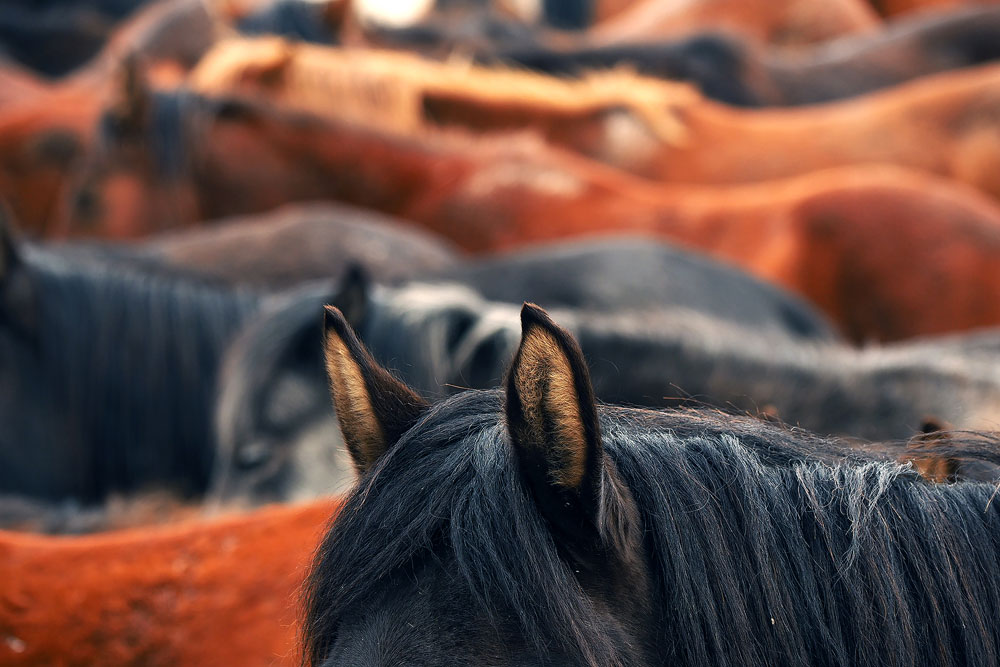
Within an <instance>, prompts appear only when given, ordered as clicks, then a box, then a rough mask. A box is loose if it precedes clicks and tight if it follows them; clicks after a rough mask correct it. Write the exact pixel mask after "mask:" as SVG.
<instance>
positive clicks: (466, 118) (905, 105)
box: [191, 41, 1000, 197]
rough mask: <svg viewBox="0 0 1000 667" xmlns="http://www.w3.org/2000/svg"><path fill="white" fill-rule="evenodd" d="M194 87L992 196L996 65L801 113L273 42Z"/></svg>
mask: <svg viewBox="0 0 1000 667" xmlns="http://www.w3.org/2000/svg"><path fill="white" fill-rule="evenodd" d="M191 86H192V87H193V88H195V89H196V90H198V91H201V92H203V93H212V94H218V95H222V96H226V95H229V94H233V93H239V94H240V95H246V94H249V93H253V94H257V95H266V96H267V98H268V99H269V100H272V101H276V102H280V103H281V104H283V105H286V106H288V107H290V108H293V109H297V110H300V111H311V112H313V113H317V114H319V115H323V116H327V117H330V118H333V119H340V120H349V121H353V122H356V123H359V124H363V125H374V126H375V127H377V128H378V129H383V130H386V129H388V130H392V131H396V132H400V133H411V134H418V135H422V134H425V133H426V130H427V129H428V128H447V129H460V130H465V131H474V132H499V131H509V130H514V129H531V130H534V131H537V132H539V133H540V134H541V135H542V136H544V137H545V139H546V140H547V141H549V142H550V143H552V144H554V145H558V146H561V147H563V148H568V149H570V150H573V151H576V152H578V153H581V154H583V155H586V156H587V157H590V158H593V159H596V160H600V161H603V162H606V163H608V164H611V165H613V166H616V167H618V168H620V169H624V170H627V171H630V172H632V173H635V174H637V175H640V176H644V177H646V178H649V179H652V180H655V181H657V182H660V183H685V184H735V183H748V182H759V181H764V180H769V179H775V178H784V177H790V176H794V175H800V174H804V173H807V172H810V171H815V170H819V169H824V168H830V167H837V166H846V165H858V164H873V163H889V164H896V165H899V166H903V167H908V168H914V169H921V170H925V171H928V172H932V173H937V174H940V175H942V176H947V177H950V178H952V179H955V180H958V181H961V182H964V183H969V184H971V185H974V186H975V187H977V188H979V189H981V190H983V191H984V192H986V193H989V194H991V195H993V196H994V197H997V196H1000V178H998V177H997V174H998V173H1000V164H998V155H1000V146H998V142H997V139H996V136H995V135H996V133H995V132H994V126H995V123H994V118H995V115H996V104H995V100H994V98H995V94H994V91H996V90H997V88H998V86H1000V65H992V66H982V67H978V68H969V69H967V70H963V71H956V72H944V73H941V74H937V75H933V76H928V77H924V78H921V79H919V80H916V81H911V82H909V83H905V84H902V85H900V86H897V87H894V88H892V89H889V90H886V91H880V92H877V93H873V94H871V95H867V96H863V97H860V98H857V99H852V100H844V101H840V102H836V103H830V104H826V105H818V106H813V107H810V108H804V109H798V108H794V109H766V110H746V109H734V108H731V107H728V106H725V105H721V104H717V103H714V102H711V101H710V100H706V99H705V98H703V97H702V96H701V95H700V94H699V93H698V92H697V91H696V90H695V89H694V88H693V87H690V86H688V85H685V84H681V83H671V82H666V81H660V80H654V79H648V78H643V77H638V76H636V75H634V74H630V73H627V72H617V71H611V72H608V71H604V72H594V73H590V74H589V75H588V76H587V78H585V79H583V80H581V81H569V80H564V79H553V78H551V77H545V76H541V75H537V74H529V73H525V72H517V71H510V70H502V69H501V70H490V69H488V68H479V67H470V66H467V65H461V64H458V63H455V62H452V63H434V62H430V61H426V60H421V59H419V58H417V57H415V56H408V55H406V54H398V53H370V52H357V51H352V50H340V51H338V50H335V49H326V48H322V47H318V46H311V45H290V44H287V43H283V42H281V41H271V42H253V43H249V44H239V43H235V44H229V45H227V46H223V47H220V49H219V50H218V51H216V52H213V53H212V54H209V55H208V56H206V59H205V61H203V62H202V63H201V64H200V65H199V67H198V68H197V69H196V70H195V72H193V73H192V75H191ZM331 100H336V101H337V103H336V104H333V103H331ZM914 136H919V138H920V140H919V141H916V140H914V139H913V137H914ZM872 137H878V138H879V140H878V141H875V140H873V139H872ZM760 155H767V156H768V159H767V160H763V161H762V160H760V159H758V157H759V156H760Z"/></svg>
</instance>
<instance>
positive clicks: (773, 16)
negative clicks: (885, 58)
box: [586, 0, 880, 46]
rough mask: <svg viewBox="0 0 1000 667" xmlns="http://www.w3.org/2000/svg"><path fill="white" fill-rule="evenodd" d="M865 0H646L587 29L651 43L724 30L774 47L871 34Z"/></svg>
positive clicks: (597, 35) (873, 21)
mask: <svg viewBox="0 0 1000 667" xmlns="http://www.w3.org/2000/svg"><path fill="white" fill-rule="evenodd" d="M879 25H880V21H879V18H878V15H877V14H876V13H875V12H874V11H873V10H872V8H871V7H870V6H869V5H868V3H867V2H865V1H864V0H667V1H664V0H645V1H644V2H641V3H637V4H635V5H633V6H632V7H630V8H629V9H627V10H625V11H623V12H621V13H620V14H618V15H617V16H615V17H612V18H610V19H608V20H607V21H604V22H602V23H600V24H599V25H596V26H594V27H593V28H591V29H590V30H589V31H588V32H587V35H586V37H587V41H589V42H590V43H592V44H614V43H619V42H629V41H649V40H654V39H663V38H670V37H680V36H683V35H685V34H690V33H693V32H699V31H702V30H706V29H716V28H724V29H726V30H730V31H733V32H735V33H737V34H742V35H745V36H747V37H750V38H752V39H755V40H757V41H760V42H763V43H767V44H774V45H778V46H802V45H804V44H814V43H816V42H823V41H826V40H828V39H832V38H834V37H838V36H840V35H848V34H855V33H861V32H874V31H875V30H877V29H878V28H879Z"/></svg>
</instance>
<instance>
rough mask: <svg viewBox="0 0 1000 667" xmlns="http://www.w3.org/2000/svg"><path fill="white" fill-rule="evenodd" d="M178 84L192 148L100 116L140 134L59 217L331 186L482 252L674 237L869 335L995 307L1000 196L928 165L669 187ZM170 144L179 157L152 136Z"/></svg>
mask: <svg viewBox="0 0 1000 667" xmlns="http://www.w3.org/2000/svg"><path fill="white" fill-rule="evenodd" d="M175 95H179V96H181V101H180V102H179V101H177V100H166V99H163V98H162V97H161V98H158V100H159V103H161V104H164V105H165V108H166V109H172V110H174V111H178V110H182V109H183V110H186V115H185V118H186V119H187V120H188V123H187V124H185V123H181V122H180V121H178V120H176V119H175V120H172V121H169V122H166V121H165V119H167V116H168V114H167V113H166V112H165V111H164V112H160V113H157V114H153V116H155V117H156V118H158V119H160V121H161V122H166V125H167V127H168V128H170V133H169V134H170V136H174V137H183V138H185V139H186V144H185V145H186V149H185V150H183V151H181V154H178V153H177V152H176V151H177V149H178V146H179V145H180V143H179V139H178V140H177V141H171V142H169V143H166V142H162V141H160V139H162V137H160V138H157V137H158V136H159V135H160V134H163V132H162V131H161V130H159V129H157V128H156V127H145V128H141V127H135V126H131V125H130V122H127V121H126V120H125V119H118V120H117V121H115V122H106V123H104V127H105V128H118V129H119V130H121V129H123V128H124V129H126V130H127V133H126V134H125V135H124V136H118V135H117V134H115V133H114V132H112V134H111V135H109V136H106V137H104V140H103V143H104V144H105V145H107V146H110V147H116V148H117V150H112V151H109V152H105V153H104V154H103V157H102V160H100V161H97V162H95V163H93V164H92V165H91V170H90V173H89V174H88V175H86V176H85V177H84V178H83V179H82V181H81V183H80V184H79V188H78V189H77V191H76V192H75V193H71V194H70V196H69V197H68V198H67V202H68V205H69V215H68V216H67V218H66V220H65V221H64V223H65V225H66V226H65V227H64V228H63V230H62V231H63V233H65V234H80V233H85V232H88V231H90V232H94V231H101V230H106V229H113V230H120V229H129V230H132V231H133V232H134V233H137V234H138V233H141V232H142V231H145V230H149V229H151V228H157V227H166V226H170V225H172V224H180V225H186V224H195V222H196V221H198V220H202V219H207V218H213V217H221V216H222V215H226V214H236V213H244V212H248V211H253V210H267V209H269V208H272V207H274V206H275V205H277V204H279V203H283V202H286V201H292V200H297V199H298V200H301V199H334V200H340V201H345V202H349V203H353V204H357V205H361V206H368V207H372V208H376V209H379V210H382V211H384V212H387V213H390V214H393V215H397V216H399V217H401V218H404V219H409V220H412V221H415V222H417V223H419V224H422V225H424V226H426V227H429V228H431V229H433V230H435V231H437V232H439V233H441V234H442V235H444V236H446V237H448V238H450V239H452V240H453V241H455V242H456V243H458V244H459V245H460V246H462V247H464V248H466V249H468V250H471V251H480V252H481V251H486V250H493V249H500V248H509V247H514V246H518V245H523V244H525V243H530V242H532V241H540V240H547V239H557V238H565V237H573V236H583V235H595V234H610V233H618V234H622V233H633V234H634V233H640V234H641V233H645V234H652V235H657V236H663V237H667V238H669V239H674V240H677V241H680V242H682V243H686V244H690V245H692V246H696V247H700V248H702V249H704V250H706V251H708V252H710V253H713V254H715V255H717V256H719V257H723V258H727V259H729V260H730V261H733V262H735V263H737V264H740V265H742V266H744V267H746V268H747V269H749V270H750V271H751V272H753V273H756V274H757V275H759V276H763V277H765V278H769V279H772V280H774V281H776V282H778V283H780V284H783V285H784V286H786V287H788V288H790V289H792V290H794V291H797V292H799V293H800V294H803V295H805V296H806V297H807V298H809V299H811V300H812V301H813V302H814V303H816V304H817V305H819V306H820V307H821V308H823V309H824V310H825V311H826V312H827V313H828V314H829V315H830V316H831V317H832V318H833V319H834V320H835V321H836V322H838V323H839V324H840V326H841V327H842V328H843V330H844V332H845V333H846V334H847V335H849V336H850V337H851V338H853V339H854V340H859V341H860V340H866V339H869V338H877V339H882V340H892V339H898V338H905V337H908V336H915V335H919V334H930V333H938V332H943V331H952V330H961V329H968V328H972V327H977V326H986V325H990V324H998V323H1000V298H998V295H1000V273H998V272H997V271H995V270H994V268H995V267H996V266H998V262H1000V211H998V210H997V209H996V208H995V206H994V205H993V203H992V201H990V200H989V199H987V198H985V197H983V196H982V195H980V194H978V193H976V192H975V191H974V190H971V189H969V188H965V187H961V186H958V185H956V184H953V183H949V182H946V181H942V180H940V179H937V178H935V177H932V176H929V175H922V174H919V173H914V172H907V171H903V170H899V169H896V168H890V167H880V168H879V167H871V168H866V169H860V168H859V169H841V170H834V171H830V172H827V173H822V172H821V173H814V174H808V175H805V176H802V177H798V178H793V179H786V180H782V181H777V182H768V183H760V184H752V185H744V186H729V187H676V186H663V185H654V184H651V183H649V182H647V181H643V180H641V179H635V178H633V177H630V176H628V175H626V174H622V173H621V172H619V171H617V170H613V169H610V168H606V167H603V166H601V165H599V164H595V163H593V162H590V161H588V160H585V159H583V158H580V157H578V156H575V155H573V154H570V153H565V152H561V151H556V150H555V149H552V148H548V147H546V145H545V144H544V143H542V142H540V141H538V140H537V139H533V138H531V137H526V136H522V137H516V136H514V137H510V136H508V137H501V138H498V139H497V140H494V141H487V140H481V141H478V142H474V141H472V140H470V139H469V138H468V137H453V136H446V135H441V136H437V137H424V138H422V139H418V138H414V137H405V136H397V135H388V134H385V133H377V132H374V131H370V130H365V129H362V128H359V127H357V126H354V125H349V124H346V123H335V122H332V121H327V120H323V119H319V118H316V117H313V116H307V115H302V114H295V113H291V112H282V111H278V110H275V109H273V107H270V106H268V105H255V104H252V103H248V102H244V101H236V100H212V99H208V98H201V97H196V96H192V95H190V94H188V93H175ZM179 127H182V128H187V129H180V130H178V129H177V128H179ZM145 137H154V139H155V140H146V141H141V142H140V141H139V139H142V138H145ZM130 142H131V143H130ZM158 142H159V145H164V146H168V147H169V149H170V150H169V151H168V154H167V155H166V156H156V155H150V154H149V153H148V151H143V150H140V147H148V146H150V145H152V146H156V145H157V144H158ZM168 194H169V198H168V197H167V195H168ZM178 202H186V203H187V206H185V207H183V208H178V206H177V205H176V204H177V203H178ZM165 204H166V206H165ZM929 304H932V305H929Z"/></svg>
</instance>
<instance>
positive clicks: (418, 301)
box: [210, 238, 950, 503]
mask: <svg viewBox="0 0 1000 667" xmlns="http://www.w3.org/2000/svg"><path fill="white" fill-rule="evenodd" d="M425 280H427V281H430V282H423V281H421V282H419V283H408V284H407V285H405V286H402V287H399V288H388V287H384V286H372V285H369V284H368V280H367V279H366V278H365V277H364V276H363V274H361V273H358V272H349V273H348V274H347V276H346V277H345V278H344V279H343V280H342V281H340V282H339V283H337V284H324V285H318V286H316V287H315V288H312V289H303V290H301V291H297V292H295V293H292V294H289V295H286V296H284V297H283V298H281V299H278V300H275V302H273V303H272V304H269V305H268V306H266V307H264V308H263V309H262V312H261V314H260V316H259V317H256V318H255V319H254V321H253V322H252V323H250V324H248V326H247V327H245V328H244V330H243V331H242V332H241V333H240V335H239V336H238V337H237V338H236V339H235V340H234V341H233V343H232V345H231V346H230V348H229V350H228V352H227V353H226V360H225V362H224V364H223V370H222V376H221V379H220V382H219V386H220V392H219V401H218V404H217V411H216V416H215V420H216V430H217V433H218V437H219V452H220V454H219V468H218V469H217V471H216V473H215V481H214V482H213V484H212V491H211V492H210V495H211V496H212V497H214V498H216V499H217V500H222V501H224V502H227V503H228V502H233V501H237V500H238V501H242V502H246V501H248V500H251V501H254V502H261V501H263V500H265V499H266V500H272V501H273V500H287V499H292V498H309V497H313V496H315V495H317V494H322V493H331V492H333V491H336V490H342V489H343V488H346V486H347V485H348V484H349V483H350V482H352V481H353V476H352V475H351V474H350V466H349V465H347V463H346V460H345V459H344V455H343V452H342V451H340V450H338V449H337V448H336V447H335V444H336V443H338V442H339V441H340V440H339V435H338V432H337V428H336V423H335V422H334V420H333V415H332V414H331V413H330V410H329V406H328V404H327V382H326V378H325V377H324V376H323V373H322V366H321V364H320V363H319V362H320V360H321V356H322V355H321V353H322V345H321V340H320V331H319V328H318V327H317V326H316V322H317V318H318V317H319V314H320V312H321V311H322V306H323V305H324V304H335V305H337V306H338V307H339V308H340V309H341V310H342V311H343V312H344V313H346V314H347V315H348V317H349V318H350V320H351V322H352V323H353V324H354V326H355V327H357V330H358V331H359V333H360V334H361V335H362V336H363V337H364V339H365V341H366V342H367V344H368V345H369V346H370V347H371V349H372V352H373V354H374V355H375V357H376V358H377V359H379V360H381V361H382V362H384V363H386V364H389V365H391V366H392V368H394V369H395V370H396V371H397V372H399V373H400V375H401V377H404V378H405V379H406V380H407V381H408V382H410V383H411V384H412V385H413V386H415V387H417V388H418V389H419V390H420V391H422V392H425V393H426V394H428V395H436V394H438V393H440V391H441V387H442V386H448V385H451V384H455V385H458V386H473V387H482V388H488V387H492V386H494V385H495V381H494V378H496V377H498V375H499V374H500V373H501V372H502V371H503V369H504V368H505V366H506V364H507V361H508V359H509V354H508V353H509V349H508V348H507V346H506V342H507V341H506V340H505V338H504V337H503V333H502V329H501V328H500V327H502V326H503V325H504V324H505V316H506V315H509V312H508V311H509V309H510V308H513V307H514V306H513V305H509V306H508V307H507V310H504V307H503V306H499V305H498V304H495V303H491V302H487V301H485V300H484V299H483V298H482V296H481V295H482V294H485V295H487V296H488V297H489V298H491V299H495V300H499V301H505V302H507V304H519V303H521V302H522V301H524V300H527V299H532V300H535V301H539V302H541V303H545V304H547V305H550V306H554V307H560V306H561V307H572V308H582V309H586V310H584V311H583V312H586V313H594V314H597V313H610V312H621V311H624V312H628V313H631V312H635V311H638V312H643V313H646V312H648V313H651V314H653V315H654V316H655V314H658V313H663V312H664V311H665V312H667V313H671V314H673V315H672V317H673V319H672V320H671V321H672V322H675V323H677V322H681V321H683V320H684V319H685V317H686V316H687V314H688V313H695V314H702V315H704V316H706V317H714V318H718V319H719V320H720V321H725V322H733V323H739V324H740V325H742V326H746V327H747V328H748V329H749V330H753V331H757V332H759V334H760V335H761V336H762V337H768V338H769V339H770V340H771V341H772V342H773V343H774V344H776V345H780V344H781V341H784V340H786V339H795V340H811V341H832V340H836V336H835V334H834V333H833V331H832V330H831V329H830V327H829V325H828V324H827V323H826V322H825V321H824V320H823V318H822V317H821V316H820V315H819V314H818V313H816V312H815V311H814V310H812V309H811V308H810V307H809V306H808V305H807V304H805V303H803V302H801V301H800V300H798V299H796V298H795V297H793V296H792V295H790V294H786V293H784V292H782V291H781V290H779V289H775V288H773V287H771V286H770V285H767V284H765V283H762V282H760V281H757V280H754V279H753V278H752V277H750V276H748V275H746V274H743V273H742V272H740V271H738V270H735V269H733V268H730V267H728V266H725V265H723V264H720V263H717V262H714V261H712V260H710V259H708V258H706V257H703V256H700V255H698V254H697V253H694V252H691V251H687V250H684V249H681V248H674V247H671V246H669V245H666V244H662V243H657V242H655V241H652V240H649V239H628V238H614V239H603V240H601V241H599V242H582V243H563V244H557V245H549V246H545V247H541V248H537V249H532V250H527V251H522V252H517V253H505V254H501V255H497V256H494V257H488V258H485V259H483V260H480V261H468V262H465V263H463V264H461V265H459V266H456V267H453V268H451V269H446V270H440V269H439V270H436V271H433V272H430V273H429V274H428V275H427V276H425ZM580 317H583V315H582V314H581V316H580ZM623 317H626V318H627V317H628V316H624V315H623ZM665 352H668V351H667V350H666V349H665ZM602 359H603V360H604V362H605V363H606V365H605V366H604V367H603V368H602V371H605V372H607V373H608V374H613V375H615V376H616V377H617V376H618V374H619V369H618V368H617V367H616V360H620V361H621V362H623V363H628V359H626V358H625V357H619V355H617V354H616V352H615V351H614V350H609V351H608V352H607V353H606V354H605V353H602ZM663 389H664V390H665V391H666V390H668V389H669V388H668V387H666V386H664V387H663ZM656 404H657V405H659V404H660V403H659V402H657V403H656ZM949 416H950V414H949Z"/></svg>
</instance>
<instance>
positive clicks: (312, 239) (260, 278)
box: [66, 203, 458, 290]
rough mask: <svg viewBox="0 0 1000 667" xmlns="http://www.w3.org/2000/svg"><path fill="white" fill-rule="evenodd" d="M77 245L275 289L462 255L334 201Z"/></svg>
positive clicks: (409, 270)
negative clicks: (129, 240)
mask: <svg viewBox="0 0 1000 667" xmlns="http://www.w3.org/2000/svg"><path fill="white" fill-rule="evenodd" d="M66 247H67V249H69V248H73V249H75V251H76V252H77V253H81V252H89V253H91V254H96V255H98V256H112V257H115V259H116V260H118V261H129V260H130V259H131V260H138V261H139V263H140V264H141V265H142V266H143V267H144V268H145V269H147V270H150V269H152V268H153V267H154V266H160V265H162V267H161V268H164V269H166V270H167V271H171V270H172V271H173V272H175V273H176V272H178V271H183V272H184V273H187V274H193V275H198V276H202V277H205V278H207V279H210V280H212V281H216V282H220V283H225V284H229V285H233V286H239V285H242V286H246V287H255V288H261V289H268V290H278V289H285V288H290V287H294V286H296V285H299V284H301V283H305V282H310V281H315V280H322V279H327V278H336V277H338V276H340V275H341V274H342V273H343V272H344V271H346V270H347V269H348V268H349V267H351V266H358V267H360V268H362V269H363V270H364V271H365V272H366V273H367V274H368V275H369V276H371V277H372V278H373V279H374V280H376V281H379V282H387V283H394V282H398V281H400V280H403V279H406V278H410V277H413V276H415V275H422V274H426V273H428V272H431V271H442V270H446V269H447V268H449V267H451V266H453V265H454V264H456V263H457V261H458V259H457V256H456V255H457V253H456V251H455V249H454V248H453V247H452V246H451V245H450V244H448V243H447V242H445V241H444V240H442V239H440V238H438V237H436V236H432V235H431V234H427V233H425V232H422V231H421V230H419V229H415V228H414V227H413V226H412V225H406V224H403V223H402V222H400V221H398V220H394V219H392V218H389V217H387V216H383V215H379V214H378V213H375V212H373V211H368V210H363V209H357V208H353V207H350V206H343V205H337V204H334V203H313V204H294V205H287V206H283V207H281V208H279V209H276V210H274V211H269V212H267V213H262V214H258V215H253V216H241V217H236V218H226V219H222V220H217V221H210V222H208V223H206V226H205V227H204V228H197V229H189V230H185V231H183V232H175V233H167V234H162V235H158V236H156V237H154V238H150V239H146V240H144V241H139V242H135V243H129V244H127V245H122V244H117V243H101V242H81V241H76V242H74V243H72V244H68V245H67V246H66Z"/></svg>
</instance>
